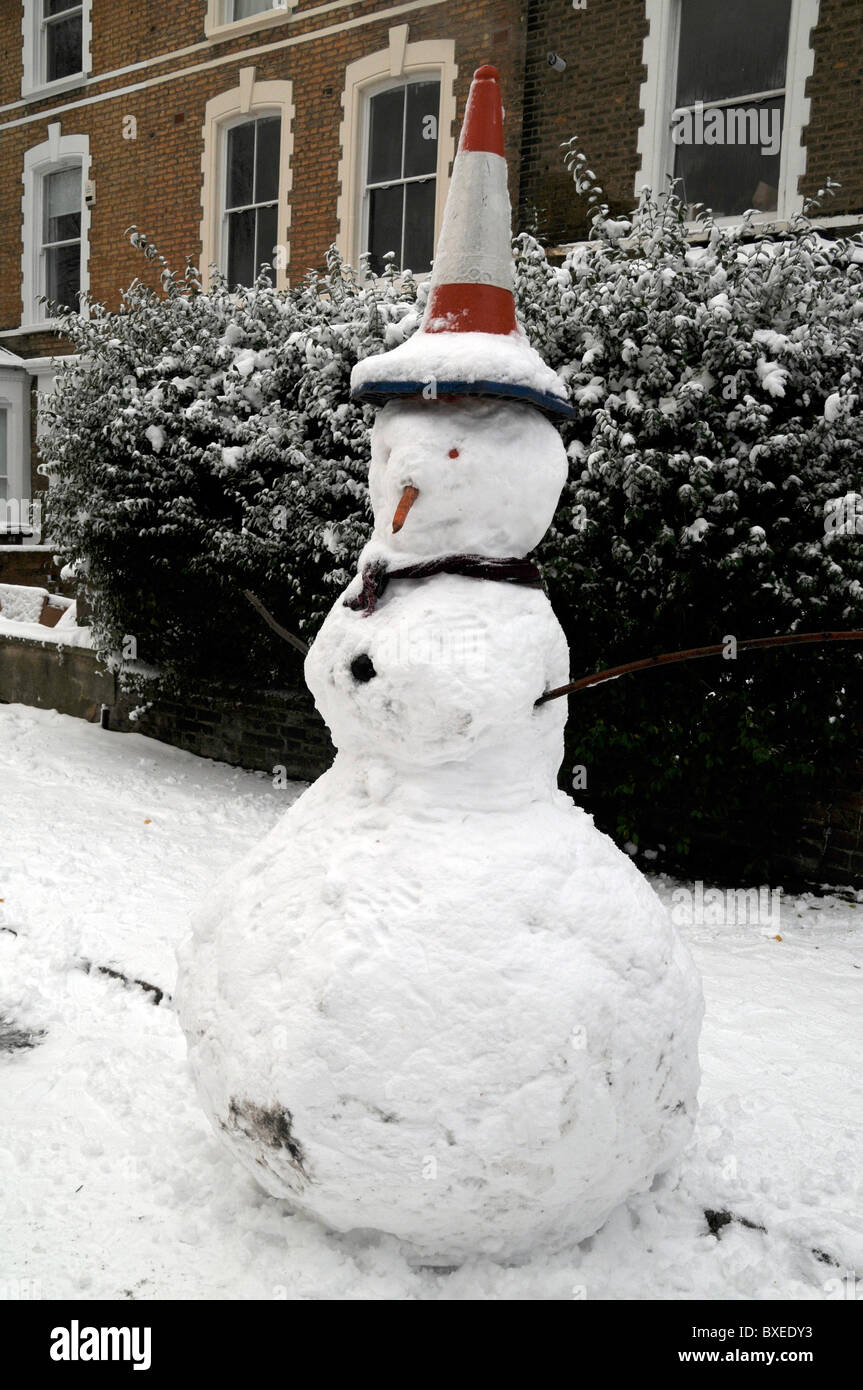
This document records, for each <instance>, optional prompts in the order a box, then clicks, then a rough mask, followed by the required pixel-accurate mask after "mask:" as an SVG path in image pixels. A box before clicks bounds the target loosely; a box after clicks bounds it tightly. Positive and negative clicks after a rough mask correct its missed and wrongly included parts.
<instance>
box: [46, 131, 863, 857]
mask: <svg viewBox="0 0 863 1390" xmlns="http://www.w3.org/2000/svg"><path fill="white" fill-rule="evenodd" d="M572 161H573V164H574V173H575V175H576V184H577V187H578V188H579V191H581V192H585V191H586V192H588V193H589V195H590V198H592V200H593V204H594V206H595V208H596V216H595V222H594V235H593V237H592V240H591V241H590V242H589V243H588V244H586V245H582V246H579V247H577V248H575V249H574V251H573V252H572V253H571V254H570V255H569V257H568V258H567V259H566V261H565V262H564V264H563V265H560V266H553V265H552V264H550V263H549V262H548V260H547V259H546V257H545V255H544V253H543V251H542V249H541V247H540V246H539V245H538V244H537V243H536V242H535V241H534V240H532V239H531V238H529V237H526V236H522V237H520V238H519V239H518V240H517V242H516V250H517V292H518V301H519V310H520V314H521V318H522V321H523V323H524V325H525V328H526V330H527V332H528V333H529V335H530V337H531V339H532V340H533V342H534V344H535V345H536V346H537V347H538V348H539V349H540V351H541V352H542V353H543V354H544V355H545V357H546V359H547V360H548V361H549V362H550V363H551V364H552V365H553V366H555V367H557V368H558V369H559V370H561V371H562V373H563V375H564V376H565V378H566V379H567V381H568V383H569V387H570V391H571V396H572V400H573V403H574V404H575V406H576V409H577V418H576V419H575V421H574V422H573V423H572V424H571V425H567V426H566V427H565V431H564V433H565V438H566V441H567V444H568V447H569V454H570V458H571V461H572V470H571V477H570V483H569V486H568V489H567V492H566V493H565V495H564V499H563V501H562V503H561V506H560V508H559V510H558V514H557V518H556V521H555V524H554V527H553V529H552V531H551V532H550V533H549V536H548V538H547V540H546V542H545V545H544V548H543V554H542V556H541V558H542V560H543V562H544V565H545V570H546V575H547V578H548V580H549V587H550V590H551V594H552V598H553V601H554V603H555V605H556V608H557V610H558V613H559V614H560V616H561V619H562V620H563V622H564V624H565V626H566V627H567V630H568V634H569V636H570V638H571V641H572V644H573V655H572V664H573V671H574V673H575V674H581V673H584V672H586V671H588V670H592V669H596V668H597V667H601V666H604V665H611V664H615V663H617V662H620V661H623V660H626V659H627V658H629V657H638V656H642V655H645V654H648V653H650V652H659V651H663V650H668V649H675V648H680V647H685V646H694V645H701V644H705V643H711V642H717V641H721V640H722V639H723V638H724V637H726V636H734V637H737V638H738V639H740V638H744V637H747V636H755V635H761V634H767V633H773V632H786V631H793V630H797V631H805V630H807V629H812V628H819V629H820V628H825V627H828V626H829V627H854V626H857V627H860V626H863V535H860V534H858V531H863V515H861V514H863V503H860V506H859V509H858V510H856V511H855V508H857V502H856V501H855V499H856V498H857V497H858V496H859V495H860V494H861V493H863V476H861V474H863V470H861V458H863V413H861V410H860V400H861V395H863V378H861V364H863V303H861V285H863V264H861V263H863V244H861V242H860V240H859V238H858V239H854V240H851V241H848V240H836V241H828V240H825V239H824V238H823V236H821V235H820V234H819V233H818V232H817V231H816V230H815V229H814V228H813V227H812V226H811V225H810V224H809V223H807V222H806V221H805V220H804V219H802V218H801V219H798V220H797V222H796V223H795V225H794V226H793V228H792V230H791V232H790V233H789V234H788V235H787V236H785V237H784V238H782V239H775V240H770V239H765V238H761V239H758V238H755V237H753V235H752V231H751V229H750V228H748V227H746V226H745V225H744V226H743V227H740V226H738V227H737V228H731V227H717V226H714V225H713V224H712V223H711V221H710V219H709V218H707V217H705V218H703V220H702V230H703V237H702V239H701V240H700V241H698V242H693V240H692V238H691V237H690V236H689V235H688V234H687V230H686V227H685V225H684V221H683V215H682V210H681V208H680V207H679V205H677V204H676V203H675V202H674V200H673V199H668V200H666V201H664V203H663V206H662V208H661V209H660V208H659V207H657V205H656V204H655V203H654V202H653V201H652V200H650V199H648V200H647V201H646V204H645V207H644V209H643V212H642V215H641V217H640V220H639V221H638V223H637V226H636V227H635V228H634V227H633V226H631V225H630V224H629V223H626V222H623V221H616V222H614V221H611V220H610V219H609V218H608V215H607V209H606V208H605V207H604V205H603V204H602V201H601V191H599V190H597V189H596V188H595V183H593V182H592V176H591V175H590V174H589V171H587V170H586V168H585V165H584V161H583V159H582V157H581V156H579V155H577V154H575V153H573V155H572ZM136 239H137V241H138V243H139V245H140V246H141V249H142V250H143V252H144V253H145V254H146V255H148V256H149V257H150V258H151V259H153V260H155V261H156V263H157V266H158V265H159V264H160V262H161V258H159V257H158V256H157V253H156V252H155V250H154V248H153V247H152V246H150V245H148V244H147V243H146V241H145V239H144V238H143V237H136ZM161 278H162V285H163V291H164V294H163V295H162V296H160V295H158V294H156V293H155V292H153V291H152V290H150V289H147V288H146V287H145V286H144V285H143V284H142V283H136V284H134V285H133V286H132V287H131V288H130V290H129V291H128V292H127V294H126V295H125V296H124V300H123V305H122V309H121V311H120V313H119V314H108V313H106V312H104V311H103V310H101V309H99V308H98V307H96V306H94V307H93V308H92V309H91V313H90V318H89V319H88V320H87V319H83V318H80V317H77V316H72V317H70V318H69V319H67V321H66V323H65V331H66V333H67V334H68V335H69V336H70V337H71V338H72V340H73V342H74V344H75V347H76V348H77V350H78V351H79V352H80V353H81V354H82V360H81V363H80V364H79V365H78V366H77V367H75V368H73V369H71V370H69V371H68V372H66V373H63V374H61V376H60V378H59V381H58V388H57V391H56V393H55V395H54V396H53V397H51V398H50V399H49V400H48V401H47V402H46V404H45V407H44V409H45V420H46V425H47V431H46V434H45V436H44V439H43V442H42V447H43V451H44V453H45V457H46V460H47V470H48V471H49V472H50V473H51V474H53V475H54V484H53V488H52V494H51V500H52V507H51V526H52V535H53V536H54V537H55V538H56V540H57V542H58V546H59V547H60V549H61V550H62V551H63V552H64V555H65V557H66V558H67V559H69V560H77V561H79V562H80V567H81V568H84V569H85V570H86V574H87V585H88V590H89V597H90V602H91V605H92V608H93V613H94V618H95V629H96V636H97V641H98V643H99V644H100V646H101V648H102V650H103V651H105V652H109V651H119V650H122V649H123V643H124V638H126V637H127V636H128V635H133V636H135V637H136V639H137V655H138V657H139V658H140V659H143V660H145V661H150V662H154V663H157V664H158V665H159V666H160V667H161V668H162V672H163V677H164V679H165V680H166V681H167V682H168V683H171V684H173V685H174V686H175V687H176V688H179V689H182V688H183V687H188V686H189V685H190V684H200V683H201V681H202V680H204V679H214V678H217V679H223V680H231V679H236V678H240V679H245V680H250V681H261V680H272V679H278V678H279V677H280V674H284V673H285V671H286V670H287V668H288V667H290V668H291V671H292V672H293V673H294V674H295V673H296V660H297V659H296V656H295V655H294V653H293V652H292V651H291V650H290V649H288V648H287V647H285V646H284V645H283V644H281V643H280V641H279V639H277V638H275V637H273V636H272V635H271V634H270V633H269V631H268V630H267V629H266V628H264V627H263V626H262V624H261V623H260V619H259V618H258V617H257V615H256V614H254V613H253V612H252V611H251V610H248V609H247V605H246V603H245V600H244V599H243V598H242V596H241V590H242V589H243V588H251V589H253V590H255V591H256V592H257V593H258V594H259V595H260V597H261V598H262V599H263V601H264V602H265V603H266V604H267V606H268V607H269V608H270V609H271V611H273V612H274V613H275V614H276V615H277V616H278V617H279V618H280V619H281V621H282V622H283V623H284V624H285V625H286V626H287V627H289V628H292V629H293V630H294V631H296V632H297V633H300V634H303V635H305V636H306V637H309V636H311V635H312V634H313V633H314V631H315V628H316V626H317V624H318V623H319V622H320V619H321V617H322V615H323V613H324V612H325V611H326V609H327V607H328V606H329V605H330V603H331V602H332V601H333V600H334V598H335V597H336V595H337V593H338V591H339V589H340V588H342V587H343V586H344V584H345V583H346V582H347V579H348V577H349V575H350V573H351V571H352V567H353V564H354V561H355V558H356V555H357V553H358V550H359V548H360V545H361V542H362V539H363V537H364V535H365V533H366V531H367V528H368V524H369V520H370V518H369V512H368V502H367V494H366V485H365V474H366V465H367V457H368V429H369V426H370V423H371V419H372V416H373V411H372V410H371V408H369V407H357V406H353V405H351V404H349V402H348V381H349V375H350V369H351V367H352V365H353V363H354V362H355V361H356V360H357V359H358V358H359V357H362V356H366V355H368V354H369V353H373V352H378V351H380V350H381V348H382V347H383V346H384V344H386V345H388V346H392V345H394V344H395V343H397V342H398V341H401V340H402V339H403V338H404V337H405V336H407V335H408V334H409V333H410V332H412V331H414V329H415V327H416V325H417V322H418V317H419V312H420V310H421V308H422V301H423V294H424V289H423V287H422V286H420V287H419V288H418V287H417V286H416V285H415V284H414V283H413V281H411V280H410V278H407V279H406V280H404V281H401V280H399V279H398V278H396V277H395V276H394V275H393V274H392V273H390V274H389V275H387V276H385V277H383V278H382V279H373V280H371V281H361V280H360V279H359V278H358V277H357V276H356V275H355V274H354V273H353V272H352V271H351V270H349V269H348V268H347V267H345V266H343V265H342V264H341V262H340V261H339V260H338V258H337V257H336V256H335V255H334V254H333V255H331V257H330V259H329V262H328V266H327V269H326V271H325V272H324V273H322V274H320V275H309V276H308V277H307V278H306V279H305V280H304V281H303V283H302V284H300V285H298V286H297V287H296V288H294V289H292V290H290V291H289V292H287V293H277V292H276V291H274V290H273V289H272V288H271V287H270V286H269V285H268V284H266V283H263V282H262V283H260V284H258V285H257V286H256V287H255V288H254V289H251V290H248V291H243V292H242V295H241V296H240V298H239V299H237V298H236V297H235V296H232V295H231V294H229V293H228V290H227V287H226V286H225V285H224V284H222V283H220V282H218V281H217V282H215V283H214V284H213V285H212V287H211V288H209V289H208V291H207V292H206V293H205V292H203V291H202V288H201V286H200V284H199V282H198V280H197V278H196V274H195V272H194V271H193V270H192V269H188V270H187V272H186V274H185V276H183V277H174V276H173V275H172V274H171V272H170V271H169V270H168V268H167V267H165V266H162V274H161ZM840 499H847V500H846V501H844V502H842V501H841V500H840ZM857 516H860V517H861V519H860V522H859V525H858V524H857V523H856V520H855V519H856V517H857ZM849 518H850V524H849ZM860 669H861V658H860V656H859V655H858V654H856V653H855V652H854V651H853V650H852V649H849V648H845V649H843V650H841V651H839V650H837V649H835V648H830V649H823V650H822V649H815V648H808V649H806V650H805V651H796V652H791V653H772V654H770V655H764V654H761V655H757V656H749V657H746V656H744V655H741V656H740V658H739V660H738V661H736V662H734V661H727V662H722V661H720V662H712V663H710V664H709V665H708V664H707V663H699V664H698V665H694V666H689V667H685V668H678V669H677V670H675V671H669V672H664V673H662V674H657V673H651V674H648V675H642V676H634V677H629V678H627V679H626V680H624V681H619V682H616V683H614V684H613V685H612V686H609V687H604V688H603V689H602V690H597V691H594V692H592V693H589V694H584V695H581V696H579V697H578V700H577V704H576V706H575V717H574V719H573V720H572V721H571V738H572V748H571V758H572V759H573V761H575V762H578V763H584V764H586V766H587V768H588V793H589V796H590V798H591V801H592V803H593V804H594V805H595V807H596V808H597V810H598V811H599V813H600V814H601V816H602V818H603V820H604V821H605V822H606V823H607V824H610V825H611V827H612V828H615V829H616V830H617V832H618V833H619V834H620V835H621V836H625V837H627V838H629V839H631V840H633V841H635V842H637V841H638V839H639V836H640V837H641V839H642V840H643V839H644V838H645V836H647V837H648V838H650V839H653V840H654V841H655V840H657V839H660V840H663V841H664V842H667V843H668V845H669V846H675V847H677V849H678V850H679V851H681V852H685V850H686V847H687V842H688V838H689V831H690V830H691V828H692V824H693V816H694V817H695V818H696V819H698V818H701V819H702V820H703V821H705V822H707V823H709V822H711V820H715V821H716V823H717V826H718V825H719V824H720V823H723V824H725V825H726V826H727V825H728V823H729V821H730V822H733V823H735V824H740V823H741V822H742V823H743V829H742V831H741V835H740V838H741V840H742V841H746V840H747V839H749V840H751V838H752V826H753V825H754V824H756V823H758V824H759V825H762V824H763V822H764V820H765V817H766V818H767V819H769V820H770V821H771V824H773V825H775V826H778V827H780V829H781V826H782V825H783V822H782V818H781V816H779V815H778V806H777V795H778V789H780V784H781V789H784V790H783V794H782V796H781V797H780V798H779V800H781V801H782V802H783V804H784V803H787V802H789V800H790V798H789V796H788V795H786V793H787V792H788V791H789V790H791V791H792V792H795V791H799V792H800V793H801V796H802V795H804V794H805V793H806V791H807V788H811V787H814V786H815V785H816V783H817V781H818V778H819V777H820V776H821V775H822V774H823V776H825V777H826V776H828V774H829V770H830V767H831V765H832V764H833V763H834V762H837V761H840V760H841V757H842V756H843V752H842V750H843V748H845V747H846V746H847V745H848V742H849V739H850V738H851V737H852V736H851V734H850V733H849V730H850V727H851V723H852V722H853V719H854V718H856V717H858V716H859V713H860ZM783 779H784V780H783ZM659 803H662V804H663V806H665V807H668V806H671V807H674V806H676V805H678V804H679V814H678V812H677V811H676V810H673V811H672V812H668V813H667V814H666V812H663V814H664V815H665V816H666V822H665V833H664V834H663V835H659V834H658V833H657V831H656V828H655V826H654V825H653V823H652V820H651V810H652V808H653V807H654V806H655V805H657V804H659ZM763 840H764V837H763V835H762V847H763ZM759 854H760V850H759ZM744 858H745V855H744ZM762 862H764V856H763V855H760V857H759V855H756V856H755V857H754V858H753V859H752V860H751V863H752V865H756V864H761V863H762Z"/></svg>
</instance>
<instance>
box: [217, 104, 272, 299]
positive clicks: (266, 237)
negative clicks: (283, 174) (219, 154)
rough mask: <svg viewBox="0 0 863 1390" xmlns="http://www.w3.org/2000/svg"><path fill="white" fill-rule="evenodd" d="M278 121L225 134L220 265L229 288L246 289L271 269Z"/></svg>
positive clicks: (269, 118)
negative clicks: (224, 176)
mask: <svg viewBox="0 0 863 1390" xmlns="http://www.w3.org/2000/svg"><path fill="white" fill-rule="evenodd" d="M281 131H282V122H281V119H280V117H278V116H264V117H262V118H261V119H260V120H256V121H245V122H244V123H243V124H242V125H235V126H231V127H230V129H229V130H228V132H227V160H226V164H227V169H226V180H225V217H224V229H225V236H224V243H223V244H224V247H225V255H224V264H225V269H226V273H227V277H228V283H229V284H231V285H251V284H254V282H255V279H256V278H257V276H258V274H259V273H260V269H261V266H262V265H263V264H265V263H266V264H268V265H270V264H272V261H273V253H274V251H275V248H276V242H277V240H278V231H277V225H278V199H279V147H280V143H281Z"/></svg>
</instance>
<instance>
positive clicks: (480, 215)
mask: <svg viewBox="0 0 863 1390" xmlns="http://www.w3.org/2000/svg"><path fill="white" fill-rule="evenodd" d="M510 218H511V212H510V204H509V189H508V187H507V180H506V160H505V159H502V158H501V156H500V155H499V154H489V153H487V152H486V151H484V150H465V151H464V152H463V153H461V154H459V155H457V157H456V160H455V164H454V166H453V171H452V180H451V183H450V188H449V195H448V197H447V204H446V212H445V213H444V222H443V227H442V228H441V234H440V238H439V241H438V248H437V254H436V255H435V259H434V267H433V269H432V277H431V285H432V288H434V286H436V285H496V286H497V287H498V288H499V289H502V290H510V291H512V289H513V273H512V245H511V232H510Z"/></svg>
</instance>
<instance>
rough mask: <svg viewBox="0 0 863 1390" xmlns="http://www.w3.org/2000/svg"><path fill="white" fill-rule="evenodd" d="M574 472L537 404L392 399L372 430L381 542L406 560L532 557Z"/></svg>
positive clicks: (371, 480) (377, 536) (469, 399)
mask: <svg viewBox="0 0 863 1390" xmlns="http://www.w3.org/2000/svg"><path fill="white" fill-rule="evenodd" d="M566 472H567V462H566V451H565V449H564V447H563V443H562V441H561V438H560V435H559V434H558V432H557V430H556V429H555V427H554V425H552V424H551V422H550V421H549V420H547V419H546V417H545V416H544V415H542V414H541V413H540V411H539V410H537V409H536V407H535V406H532V405H526V404H523V403H521V402H519V401H510V400H483V399H480V398H477V397H472V396H461V397H447V398H440V399H437V400H429V401H426V400H422V399H420V400H414V399H411V400H406V401H390V402H389V404H387V405H386V406H385V407H384V408H383V410H381V411H380V413H379V414H378V417H377V420H376V422H375V426H374V429H373V430H372V461H371V466H370V468H369V488H370V491H371V498H372V506H373V507H374V514H375V531H374V535H375V540H376V541H379V542H382V543H383V544H384V545H386V546H387V547H388V548H389V549H390V550H393V551H395V552H397V553H399V554H404V555H417V556H419V555H422V556H429V555H457V554H475V555H489V556H509V555H517V556H523V555H527V553H528V552H529V551H531V550H533V548H534V547H535V546H536V545H538V544H539V542H540V540H541V539H542V537H543V535H544V534H545V532H546V530H547V529H548V527H549V525H550V523H551V519H552V517H553V515H554V509H555V507H556V506H557V502H558V498H559V497H560V492H561V488H562V487H563V484H564V482H565V481H566Z"/></svg>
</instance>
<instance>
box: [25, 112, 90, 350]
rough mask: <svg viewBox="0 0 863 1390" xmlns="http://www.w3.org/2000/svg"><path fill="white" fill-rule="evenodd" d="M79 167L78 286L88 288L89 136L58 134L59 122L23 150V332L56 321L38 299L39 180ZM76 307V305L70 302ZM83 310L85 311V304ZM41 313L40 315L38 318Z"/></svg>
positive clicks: (39, 291)
mask: <svg viewBox="0 0 863 1390" xmlns="http://www.w3.org/2000/svg"><path fill="white" fill-rule="evenodd" d="M73 164H79V165H80V166H81V289H82V291H87V290H89V288H90V268H89V267H90V209H89V208H88V207H87V204H86V203H85V202H84V185H85V183H86V182H87V181H88V179H89V177H90V137H89V136H88V135H61V133H60V122H59V121H55V122H53V123H52V124H51V125H49V127H48V139H47V140H44V141H43V142H42V144H41V145H32V146H31V147H30V149H29V150H25V152H24V169H23V172H22V174H21V182H22V183H23V185H24V191H23V196H22V199H21V240H22V251H21V300H22V312H21V328H22V330H23V331H25V332H26V331H28V330H29V331H35V330H37V329H45V328H50V327H51V326H52V325H53V324H54V323H55V322H56V320H54V319H48V318H45V317H44V313H45V308H44V305H41V304H37V302H36V301H37V298H38V296H39V295H41V294H43V293H44V286H43V285H42V284H41V283H40V278H39V268H38V264H37V262H38V259H39V254H40V247H41V245H42V238H41V226H42V179H43V178H44V176H45V175H46V174H53V173H55V172H56V170H58V169H65V168H68V167H69V166H70V165H73ZM70 307H71V308H75V307H76V306H75V305H71V306H70ZM82 312H83V313H85V314H86V312H87V308H86V305H84V306H83V309H82ZM40 314H41V315H43V317H41V318H40V317H39V316H40Z"/></svg>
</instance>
